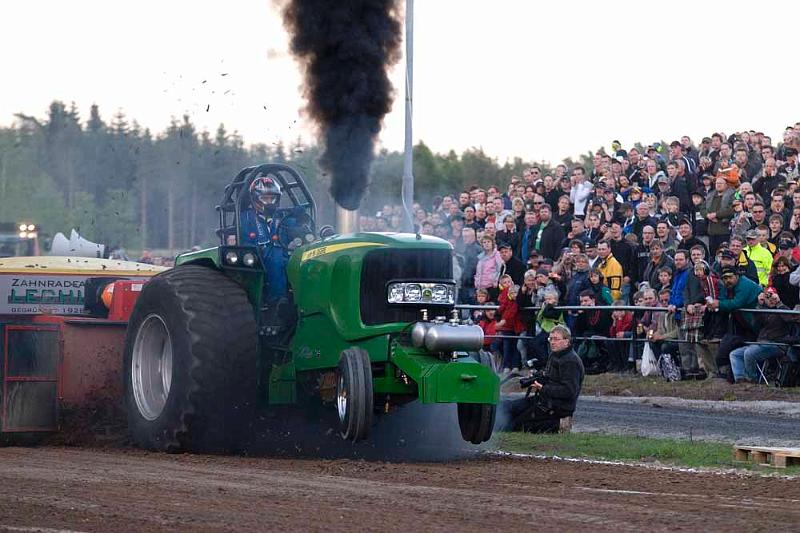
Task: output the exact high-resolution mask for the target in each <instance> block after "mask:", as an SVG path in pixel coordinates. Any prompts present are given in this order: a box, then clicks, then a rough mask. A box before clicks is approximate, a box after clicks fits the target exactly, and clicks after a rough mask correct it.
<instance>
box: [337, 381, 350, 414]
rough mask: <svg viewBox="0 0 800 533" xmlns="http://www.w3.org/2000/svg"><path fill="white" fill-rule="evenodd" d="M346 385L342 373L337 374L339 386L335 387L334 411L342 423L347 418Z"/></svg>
mask: <svg viewBox="0 0 800 533" xmlns="http://www.w3.org/2000/svg"><path fill="white" fill-rule="evenodd" d="M347 397H348V393H347V385H346V384H345V379H344V373H341V374H339V386H338V387H336V411H337V412H338V413H339V422H341V423H342V424H344V422H345V420H346V419H347Z"/></svg>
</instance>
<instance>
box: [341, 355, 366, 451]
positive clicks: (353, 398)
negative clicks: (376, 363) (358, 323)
mask: <svg viewBox="0 0 800 533" xmlns="http://www.w3.org/2000/svg"><path fill="white" fill-rule="evenodd" d="M372 409H373V397H372V366H371V364H370V361H369V354H368V353H367V352H366V351H365V350H362V349H361V348H348V349H346V350H344V351H343V352H342V355H341V356H340V357H339V372H338V376H337V386H336V411H337V413H338V415H339V434H340V435H341V436H342V438H343V439H345V440H350V441H353V442H356V441H360V440H364V439H366V438H367V437H368V436H369V431H370V429H371V427H372Z"/></svg>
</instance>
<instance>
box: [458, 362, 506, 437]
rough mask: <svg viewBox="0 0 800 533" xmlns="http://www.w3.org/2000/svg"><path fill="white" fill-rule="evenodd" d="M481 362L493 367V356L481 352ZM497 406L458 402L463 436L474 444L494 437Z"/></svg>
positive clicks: (459, 420) (459, 424)
mask: <svg viewBox="0 0 800 533" xmlns="http://www.w3.org/2000/svg"><path fill="white" fill-rule="evenodd" d="M479 357H480V359H479V360H480V363H481V364H482V365H484V366H486V367H488V368H493V365H492V356H491V354H490V353H489V352H486V351H483V350H481V351H480V352H479ZM496 412H497V406H496V405H492V404H488V403H460V404H458V426H459V428H460V429H461V437H462V438H463V439H464V440H465V441H467V442H471V443H472V444H481V443H482V442H486V441H487V440H489V439H490V438H491V437H492V430H493V429H494V420H495V413H496Z"/></svg>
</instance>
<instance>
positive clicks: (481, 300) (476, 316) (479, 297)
mask: <svg viewBox="0 0 800 533" xmlns="http://www.w3.org/2000/svg"><path fill="white" fill-rule="evenodd" d="M488 302H489V291H487V290H486V289H478V290H477V291H475V305H489V303H488ZM483 315H484V310H483V309H473V310H472V321H473V322H475V323H479V322H480V321H481V320H483Z"/></svg>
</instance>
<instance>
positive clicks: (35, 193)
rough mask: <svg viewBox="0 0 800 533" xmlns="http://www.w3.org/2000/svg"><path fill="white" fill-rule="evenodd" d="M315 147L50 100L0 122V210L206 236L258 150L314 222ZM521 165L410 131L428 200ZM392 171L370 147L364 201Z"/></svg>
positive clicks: (393, 193) (421, 191) (323, 201)
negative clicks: (150, 121)
mask: <svg viewBox="0 0 800 533" xmlns="http://www.w3.org/2000/svg"><path fill="white" fill-rule="evenodd" d="M318 156H319V151H318V149H317V147H316V146H314V145H307V144H306V145H302V144H300V143H299V141H298V142H295V143H292V144H289V145H284V144H281V143H278V144H274V145H267V144H251V145H248V144H246V143H245V139H243V138H242V137H241V136H240V135H239V134H238V133H236V132H229V131H228V130H227V129H226V128H225V126H223V125H220V126H219V127H218V128H217V130H216V131H215V132H213V133H210V132H208V131H198V130H197V128H196V127H195V126H194V124H192V122H191V120H190V118H189V117H188V116H183V117H182V118H180V119H177V118H173V119H172V120H171V121H170V122H169V124H168V125H167V126H166V128H165V129H164V131H161V132H151V131H150V130H149V129H146V128H142V127H141V126H140V125H139V124H138V123H137V122H136V120H135V119H132V118H129V117H127V116H126V115H125V114H124V113H123V112H121V111H119V112H117V113H116V114H114V115H113V116H112V117H111V118H110V120H106V119H104V117H103V116H102V115H101V112H100V109H99V108H98V106H96V105H93V106H92V107H91V109H90V110H89V113H88V116H87V117H85V118H83V117H82V116H81V114H80V112H79V110H78V109H77V107H76V106H75V105H74V104H72V105H69V106H67V105H65V104H64V103H62V102H59V101H54V102H52V103H51V104H50V107H49V109H48V110H47V112H46V115H45V116H44V117H43V118H37V117H35V116H31V115H26V114H22V113H19V114H17V115H16V120H15V122H14V123H13V125H12V126H11V127H6V128H0V222H17V221H22V220H25V221H29V222H32V223H35V224H37V225H38V226H39V227H40V228H41V231H42V233H43V234H44V235H48V236H52V235H54V234H55V233H56V232H59V231H61V232H64V233H68V232H69V230H70V229H71V228H75V229H77V230H78V232H79V233H80V234H81V235H82V236H84V237H85V238H87V239H89V240H92V241H96V242H100V243H105V244H107V245H109V246H111V247H124V248H131V249H142V248H152V249H168V250H171V251H178V250H185V249H188V248H190V247H191V246H194V245H201V246H202V245H211V244H213V243H214V233H213V232H214V230H215V229H216V227H217V224H218V218H217V214H216V212H215V210H214V207H215V206H216V205H217V203H219V201H220V198H221V196H222V191H223V188H224V187H225V185H226V184H227V183H229V182H230V180H231V179H232V178H233V176H234V175H235V174H236V172H237V171H238V170H239V169H240V168H242V167H244V166H247V165H251V164H257V163H262V162H279V163H288V164H290V165H293V166H295V167H296V168H298V169H299V170H300V171H301V172H302V173H303V175H304V176H305V178H306V180H307V182H308V184H309V186H310V187H311V189H312V191H313V193H314V196H315V198H316V201H317V205H318V210H319V218H320V219H321V222H330V221H331V220H332V218H333V206H332V205H331V204H332V202H331V200H330V195H329V193H328V183H327V179H326V176H325V175H324V173H323V172H321V171H320V169H319V168H318V166H317V160H318ZM590 158H591V154H586V155H585V156H582V157H581V160H582V161H589V160H590ZM529 165H530V163H528V162H525V161H523V160H522V159H521V158H515V159H514V160H513V161H511V162H506V163H504V164H499V163H498V162H497V160H496V159H494V158H492V157H490V156H489V155H487V154H486V153H484V151H483V150H482V149H480V148H473V149H469V150H466V151H464V152H463V153H461V154H457V153H456V152H455V151H452V150H451V151H450V152H448V153H446V154H437V153H433V152H432V151H431V150H430V149H429V148H428V147H427V146H426V145H425V144H424V143H422V142H420V143H419V144H418V145H416V146H415V147H414V175H415V187H416V191H415V192H416V194H415V198H417V199H418V201H420V202H422V203H429V202H430V199H431V198H432V197H433V196H435V195H437V194H443V193H451V192H453V191H459V190H462V189H463V188H465V187H467V186H469V185H472V184H478V185H484V186H486V185H489V184H491V183H498V182H499V183H503V182H506V183H507V180H504V178H510V177H511V176H512V175H515V174H521V173H522V170H523V168H525V167H526V166H529ZM540 166H541V165H540ZM402 173H403V155H402V153H400V152H394V151H388V150H382V151H380V152H379V153H378V154H376V158H375V161H374V163H373V165H372V177H371V186H370V188H369V191H368V193H367V196H366V197H365V198H364V201H363V202H362V208H363V209H365V210H369V211H374V210H378V209H380V206H381V205H383V204H384V203H387V202H388V203H398V201H399V198H400V185H401V176H402Z"/></svg>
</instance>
